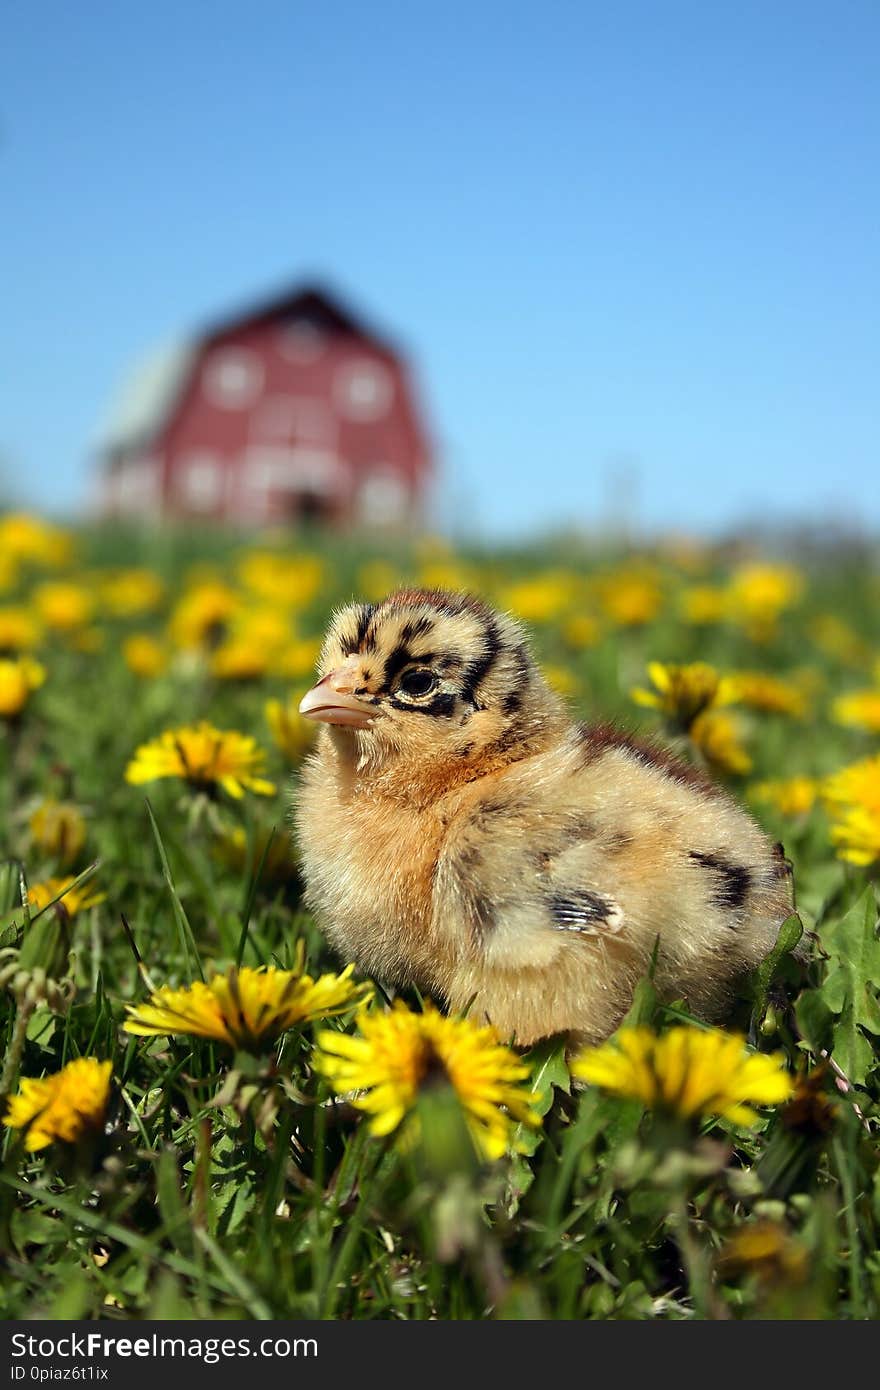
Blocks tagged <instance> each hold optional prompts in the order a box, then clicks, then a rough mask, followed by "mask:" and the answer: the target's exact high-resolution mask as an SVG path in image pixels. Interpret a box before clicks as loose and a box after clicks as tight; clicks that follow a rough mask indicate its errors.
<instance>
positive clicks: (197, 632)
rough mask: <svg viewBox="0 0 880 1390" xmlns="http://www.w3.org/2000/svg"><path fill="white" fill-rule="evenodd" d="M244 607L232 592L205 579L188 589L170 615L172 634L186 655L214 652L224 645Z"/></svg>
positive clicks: (217, 582) (224, 586) (172, 638)
mask: <svg viewBox="0 0 880 1390" xmlns="http://www.w3.org/2000/svg"><path fill="white" fill-rule="evenodd" d="M240 606H241V599H240V598H239V596H238V594H236V593H235V591H234V590H233V589H230V588H229V586H228V585H227V584H223V583H221V582H220V581H219V580H214V579H205V580H203V581H202V582H200V583H197V584H195V585H194V586H193V588H191V589H189V590H188V592H186V593H185V594H184V595H183V596H182V597H181V598H180V599H179V600H178V602H177V603H176V605H175V607H174V611H173V612H172V614H171V623H170V628H169V630H170V634H171V640H172V642H174V644H175V646H178V647H181V648H182V649H183V650H184V651H200V650H208V651H211V650H213V649H214V648H215V647H217V646H219V645H220V643H221V642H222V641H223V639H224V637H225V635H226V631H227V628H228V626H229V622H230V619H231V618H232V616H233V614H234V613H235V612H237V610H238V609H239V608H240Z"/></svg>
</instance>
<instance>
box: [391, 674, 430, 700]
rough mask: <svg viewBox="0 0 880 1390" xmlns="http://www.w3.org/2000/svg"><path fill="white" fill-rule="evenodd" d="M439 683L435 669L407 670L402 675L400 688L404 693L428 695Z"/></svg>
mask: <svg viewBox="0 0 880 1390" xmlns="http://www.w3.org/2000/svg"><path fill="white" fill-rule="evenodd" d="M436 684H437V677H436V676H435V675H434V673H433V671H407V673H406V675H405V676H402V677H401V680H400V685H399V686H398V689H399V690H401V691H402V692H403V694H404V695H427V694H429V692H430V691H432V690H433V689H434V686H435V685H436Z"/></svg>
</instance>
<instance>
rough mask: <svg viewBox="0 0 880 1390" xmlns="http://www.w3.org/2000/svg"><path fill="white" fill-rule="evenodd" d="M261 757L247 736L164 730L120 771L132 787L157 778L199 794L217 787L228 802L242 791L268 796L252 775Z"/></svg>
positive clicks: (195, 728) (266, 785) (202, 729)
mask: <svg viewBox="0 0 880 1390" xmlns="http://www.w3.org/2000/svg"><path fill="white" fill-rule="evenodd" d="M264 761H265V754H264V753H263V751H262V749H260V748H258V747H257V744H256V741H255V740H254V739H253V738H251V737H250V736H249V735H247V734H240V733H237V732H235V731H234V730H229V731H223V730H221V729H215V728H214V726H213V724H209V723H208V722H207V721H205V720H203V721H202V723H201V724H195V725H187V726H185V727H183V728H181V729H166V730H165V732H164V733H161V734H160V735H159V737H158V738H154V739H152V740H151V741H150V742H149V743H144V744H141V746H140V748H138V749H137V750H136V752H135V755H134V757H133V758H132V760H131V762H130V763H129V764H128V767H127V768H126V769H125V780H126V781H127V782H130V783H132V785H134V786H140V785H141V784H142V783H144V782H155V781H158V779H159V778H162V777H179V778H180V779H181V780H182V781H184V782H187V783H189V785H190V786H191V787H194V788H195V789H197V790H199V791H204V792H209V793H210V792H212V791H213V790H214V789H215V788H216V787H218V786H219V787H222V788H223V790H224V791H225V792H228V794H229V795H230V796H234V797H236V798H239V797H242V796H244V793H245V791H251V792H256V793H257V794H258V795H260V796H272V795H273V793H274V791H275V785H274V783H272V782H267V781H266V780H265V778H263V777H259V776H258V775H257V774H258V773H259V772H260V771H261V770H262V767H263V763H264Z"/></svg>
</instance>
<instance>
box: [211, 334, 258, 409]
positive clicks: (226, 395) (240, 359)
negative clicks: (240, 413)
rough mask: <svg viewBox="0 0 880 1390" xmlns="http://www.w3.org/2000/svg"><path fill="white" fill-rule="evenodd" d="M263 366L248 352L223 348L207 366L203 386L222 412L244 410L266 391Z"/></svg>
mask: <svg viewBox="0 0 880 1390" xmlns="http://www.w3.org/2000/svg"><path fill="white" fill-rule="evenodd" d="M263 375H264V373H263V364H262V362H261V361H260V359H259V357H258V356H257V354H256V353H255V352H251V351H250V350H249V349H247V348H224V349H222V350H221V351H220V352H215V353H213V354H212V355H211V356H210V357H209V358H208V360H207V362H206V363H205V368H204V372H203V374H202V385H203V388H204V391H205V395H206V396H207V397H208V398H209V400H210V401H211V402H212V403H213V404H214V405H217V406H220V408H221V409H222V410H245V409H246V408H247V407H248V406H249V405H253V403H254V401H255V400H256V399H257V397H258V396H259V394H260V392H261V391H262V389H263Z"/></svg>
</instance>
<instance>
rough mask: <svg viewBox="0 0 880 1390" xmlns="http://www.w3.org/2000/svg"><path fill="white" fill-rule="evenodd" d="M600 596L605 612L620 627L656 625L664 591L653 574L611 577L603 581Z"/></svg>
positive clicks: (623, 574)
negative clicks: (652, 623) (654, 622)
mask: <svg viewBox="0 0 880 1390" xmlns="http://www.w3.org/2000/svg"><path fill="white" fill-rule="evenodd" d="M598 593H599V599H600V602H601V604H602V607H603V609H604V611H605V613H606V614H607V616H608V617H609V618H610V619H611V621H612V622H613V623H616V624H617V626H618V627H642V626H643V625H644V624H645V623H650V622H653V621H654V619H655V618H656V616H657V614H658V613H659V612H660V608H661V606H662V604H663V591H662V590H661V588H660V585H659V583H658V582H657V580H656V579H655V578H654V577H653V575H642V574H638V573H633V574H629V573H620V574H616V575H610V576H608V577H607V578H605V579H604V580H602V581H601V582H600V584H599V587H598Z"/></svg>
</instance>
